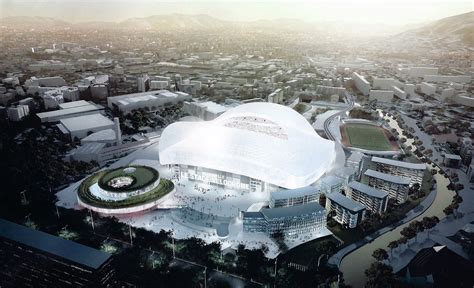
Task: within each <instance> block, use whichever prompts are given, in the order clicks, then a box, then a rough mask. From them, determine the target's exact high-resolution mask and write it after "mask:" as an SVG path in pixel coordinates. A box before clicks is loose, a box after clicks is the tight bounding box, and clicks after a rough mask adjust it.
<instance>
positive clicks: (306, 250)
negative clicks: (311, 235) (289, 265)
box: [283, 236, 339, 266]
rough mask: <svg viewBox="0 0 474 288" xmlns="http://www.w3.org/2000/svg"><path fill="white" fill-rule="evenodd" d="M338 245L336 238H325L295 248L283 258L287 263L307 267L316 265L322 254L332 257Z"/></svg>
mask: <svg viewBox="0 0 474 288" xmlns="http://www.w3.org/2000/svg"><path fill="white" fill-rule="evenodd" d="M338 245H339V241H338V240H337V239H336V238H334V237H333V236H326V237H323V238H318V239H315V240H312V241H309V242H306V243H304V244H301V245H299V246H296V247H295V248H293V249H291V250H290V251H288V252H286V254H284V256H283V257H284V258H285V259H286V260H288V261H289V262H293V263H297V264H301V265H306V266H308V265H310V264H312V263H317V261H318V258H319V256H321V255H322V254H329V255H332V254H333V253H334V252H335V250H336V247H337V246H338Z"/></svg>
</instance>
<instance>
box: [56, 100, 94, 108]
mask: <svg viewBox="0 0 474 288" xmlns="http://www.w3.org/2000/svg"><path fill="white" fill-rule="evenodd" d="M91 105H92V106H95V105H94V104H91V103H89V102H87V101H84V100H79V101H73V102H66V103H61V104H59V108H60V109H70V108H74V107H81V106H91Z"/></svg>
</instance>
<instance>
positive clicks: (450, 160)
mask: <svg viewBox="0 0 474 288" xmlns="http://www.w3.org/2000/svg"><path fill="white" fill-rule="evenodd" d="M461 160H462V158H461V156H459V155H456V154H445V155H444V156H443V164H444V166H446V167H449V168H459V167H460V166H461Z"/></svg>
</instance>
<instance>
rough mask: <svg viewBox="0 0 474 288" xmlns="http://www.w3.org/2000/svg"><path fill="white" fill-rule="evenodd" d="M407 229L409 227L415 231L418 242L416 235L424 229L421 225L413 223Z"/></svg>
mask: <svg viewBox="0 0 474 288" xmlns="http://www.w3.org/2000/svg"><path fill="white" fill-rule="evenodd" d="M408 227H410V228H411V229H412V230H413V231H415V237H416V239H417V240H418V233H420V232H423V231H424V230H425V228H424V227H423V224H422V223H421V222H419V221H413V222H411V223H410V224H409V225H408Z"/></svg>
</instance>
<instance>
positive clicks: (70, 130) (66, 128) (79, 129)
mask: <svg viewBox="0 0 474 288" xmlns="http://www.w3.org/2000/svg"><path fill="white" fill-rule="evenodd" d="M59 122H60V124H58V128H59V130H60V131H61V132H62V133H63V134H65V135H68V136H69V137H70V138H71V141H74V140H75V139H76V138H77V139H82V138H85V137H87V136H88V135H90V134H92V133H94V132H98V131H102V130H107V129H115V124H114V122H112V121H111V120H110V119H109V118H107V117H105V116H103V115H102V114H99V113H96V114H91V115H83V116H77V117H71V118H65V119H61V120H60V121H59Z"/></svg>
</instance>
